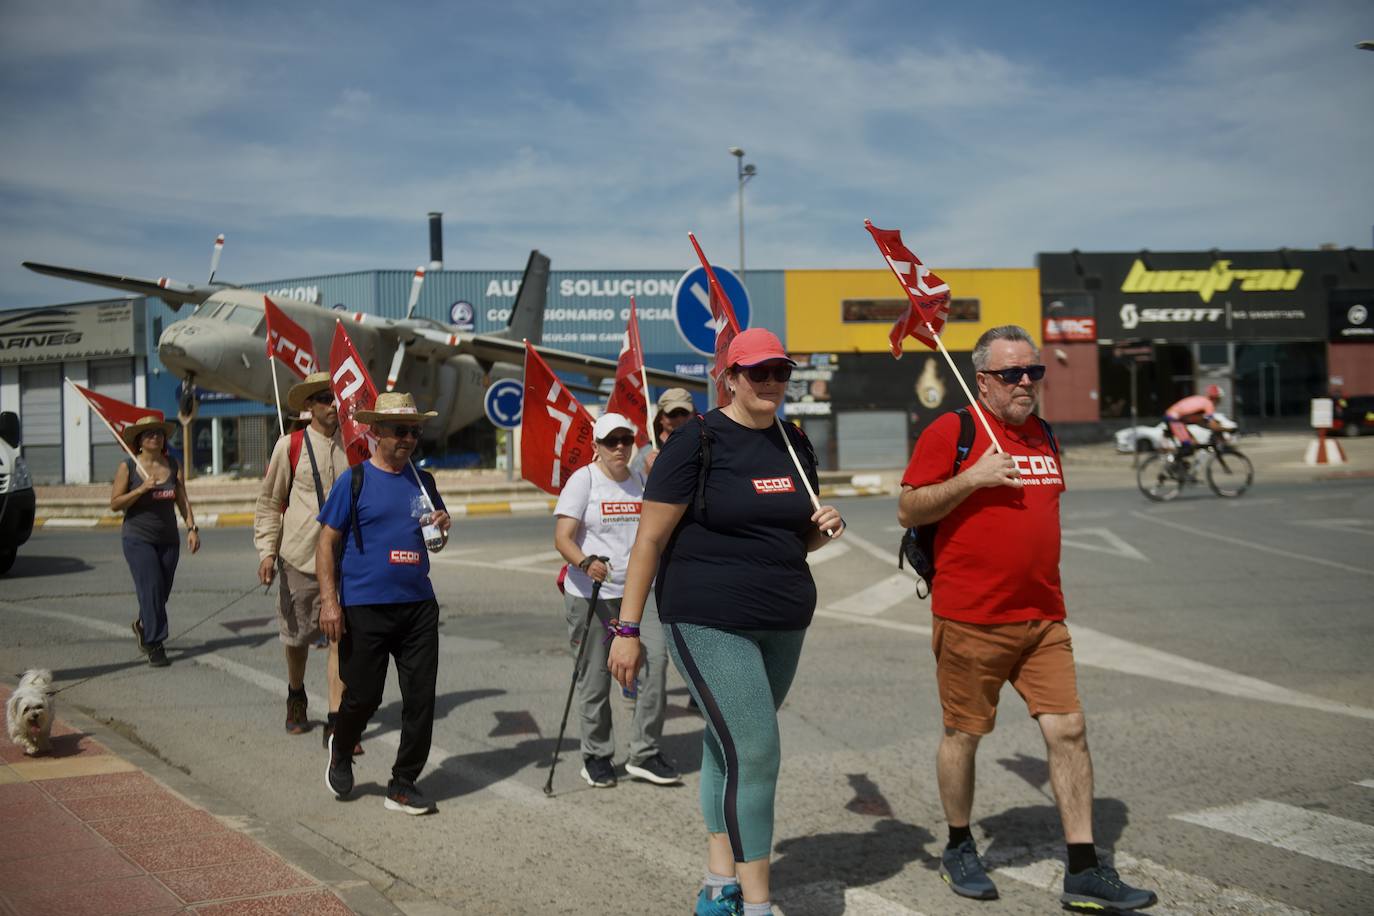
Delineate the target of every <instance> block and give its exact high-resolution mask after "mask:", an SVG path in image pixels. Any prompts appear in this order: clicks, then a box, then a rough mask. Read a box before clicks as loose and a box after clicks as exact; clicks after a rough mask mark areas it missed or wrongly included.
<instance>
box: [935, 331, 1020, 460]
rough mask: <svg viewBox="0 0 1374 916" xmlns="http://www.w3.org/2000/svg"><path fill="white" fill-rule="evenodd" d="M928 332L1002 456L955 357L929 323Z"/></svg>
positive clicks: (999, 445) (1000, 445)
mask: <svg viewBox="0 0 1374 916" xmlns="http://www.w3.org/2000/svg"><path fill="white" fill-rule="evenodd" d="M913 308H914V306H913ZM926 330H927V331H929V332H930V336H931V337H933V338H935V343H936V344H937V345H938V346H939V348H940V352H941V353H943V354H945V361H946V362H948V363H949V370H950V371H951V372H953V373H954V379H955V381H957V382H958V383H959V387H960V388H962V389H964V395H965V396H966V397H967V398H968V402H969V406H970V407H972V408H973V412H974V413H976V414H977V415H978V419H979V420H980V421H982V424H983V429H984V430H986V431H987V434H988V438H989V439H991V440H992V447H993V448H995V449H997V453H998V454H1002V451H1003V450H1002V443H1000V442H998V441H997V437H996V436H995V435H993V432H992V427H991V426H990V425H989V424H988V418H987V417H985V416H983V409H982V408H981V407H979V406H978V400H977V399H976V398H975V397H974V396H973V392H971V391H969V389H968V383H967V382H965V381H964V377H963V376H962V375H960V374H959V369H958V367H956V366H955V365H954V357H952V356H950V355H949V351H948V350H946V349H945V342H944V341H943V340H941V339H940V335H939V334H936V333H935V329H934V328H933V327H931V326H930V322H929V321H927V322H926Z"/></svg>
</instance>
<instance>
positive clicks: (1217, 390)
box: [1206, 385, 1226, 401]
mask: <svg viewBox="0 0 1374 916" xmlns="http://www.w3.org/2000/svg"><path fill="white" fill-rule="evenodd" d="M1206 394H1207V399H1208V400H1209V401H1220V400H1221V399H1222V398H1224V397H1226V392H1224V391H1222V390H1221V386H1220V385H1208V386H1207V392H1206Z"/></svg>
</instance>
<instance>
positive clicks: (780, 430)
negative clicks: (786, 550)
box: [773, 414, 840, 538]
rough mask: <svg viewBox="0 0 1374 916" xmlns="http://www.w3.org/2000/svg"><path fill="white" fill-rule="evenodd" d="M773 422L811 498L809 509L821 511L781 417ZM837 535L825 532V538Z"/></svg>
mask: <svg viewBox="0 0 1374 916" xmlns="http://www.w3.org/2000/svg"><path fill="white" fill-rule="evenodd" d="M773 422H774V423H776V424H778V433H779V435H781V436H782V444H783V445H785V446H787V454H789V455H791V456H792V466H793V467H795V468H796V469H797V476H798V477H800V478H801V482H802V486H804V487H806V495H807V496H809V497H811V508H812V509H815V510H816V511H817V512H819V511H820V510H821V501H820V498H819V497H818V496H816V491H815V490H813V489H811V479H810V478H809V477H807V476H806V470H805V469H804V468H803V467H802V466H801V461H799V460H798V459H797V452H796V450H795V449H793V448H792V440H791V439H789V438H787V430H785V429H783V426H782V417H779V416H777V415H776V414H775V415H774V416H773ZM839 534H840V530H839V529H838V528H836V529H835V530H833V531H827V532H826V533H825V536H826V537H828V538H833V537H838V536H839Z"/></svg>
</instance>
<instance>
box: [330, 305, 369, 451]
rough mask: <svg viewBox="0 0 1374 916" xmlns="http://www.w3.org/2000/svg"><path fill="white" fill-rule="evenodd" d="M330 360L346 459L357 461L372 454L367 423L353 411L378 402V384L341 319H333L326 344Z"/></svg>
mask: <svg viewBox="0 0 1374 916" xmlns="http://www.w3.org/2000/svg"><path fill="white" fill-rule="evenodd" d="M329 364H330V365H331V366H333V367H334V371H333V373H332V374H331V375H330V377H329V384H330V387H331V388H332V389H333V391H334V403H336V404H337V405H338V406H339V431H340V432H342V433H343V440H344V445H345V447H346V448H347V449H348V463H349V464H359V463H361V462H363V461H366V460H367V459H368V458H369V457H370V456H371V455H372V441H371V435H370V434H369V432H368V428H367V425H366V424H364V423H359V422H358V421H357V420H355V419H354V418H353V415H354V414H355V413H357V412H358V411H360V410H371V409H372V405H373V404H375V403H376V402H377V386H376V385H373V384H372V379H371V378H369V377H368V374H367V370H366V369H364V368H363V361H362V359H361V358H360V357H359V356H358V351H357V350H356V349H355V348H354V346H353V341H352V340H351V339H349V336H348V332H347V331H345V330H344V326H343V322H342V321H335V322H334V342H333V344H332V345H331V346H330V348H329Z"/></svg>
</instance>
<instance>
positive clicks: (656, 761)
mask: <svg viewBox="0 0 1374 916" xmlns="http://www.w3.org/2000/svg"><path fill="white" fill-rule="evenodd" d="M625 772H626V773H628V774H629V775H631V776H633V777H634V778H636V779H647V780H648V781H649V782H651V783H653V784H654V785H658V786H675V785H677V784H678V783H680V782H682V776H681V775H680V774H679V773H678V771H677V769H676V768H675V767H674V766H673V765H672V764H671V763H669V762H668V760H667V758H665V757H664V756H663V754H662V753H658V754H654V756H652V757H646V758H645V759H643V760H641V761H639V763H627V764H625Z"/></svg>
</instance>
